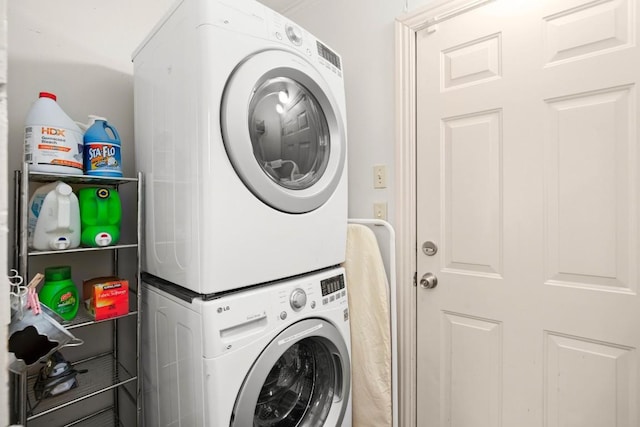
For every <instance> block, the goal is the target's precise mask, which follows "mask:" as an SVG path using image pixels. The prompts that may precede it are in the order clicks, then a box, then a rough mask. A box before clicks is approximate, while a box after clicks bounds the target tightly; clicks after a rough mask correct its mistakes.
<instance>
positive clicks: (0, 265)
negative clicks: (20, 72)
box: [0, 0, 9, 426]
mask: <svg viewBox="0 0 640 427" xmlns="http://www.w3.org/2000/svg"><path fill="white" fill-rule="evenodd" d="M6 17H7V3H6V1H5V0H0V176H6V174H7V61H6V58H7V25H6V24H7V21H6ZM0 182H1V184H0V275H2V274H5V272H6V271H8V270H7V268H8V267H7V249H8V247H7V233H8V222H9V213H8V208H7V197H8V190H9V185H8V184H9V181H8V180H6V179H2V180H0ZM0 277H2V276H0ZM8 305H9V295H8V293H7V292H6V291H5V292H0V307H5V309H2V310H0V325H2V326H1V327H0V331H1V332H0V342H3V343H4V342H7V329H6V327H5V326H6V325H7V324H8V323H9V310H8V309H6V308H7V307H8ZM7 362H8V360H7V353H6V352H4V351H2V352H0V366H2V367H3V368H2V370H0V379H1V380H0V425H3V426H6V425H8V424H9V418H8V416H7V412H8V411H7V407H8V402H9V400H8V385H7V375H6V370H5V368H4V367H5V366H7Z"/></svg>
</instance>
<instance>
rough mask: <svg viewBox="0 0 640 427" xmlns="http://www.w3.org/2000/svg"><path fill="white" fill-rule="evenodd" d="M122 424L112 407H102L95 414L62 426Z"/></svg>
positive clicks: (103, 426)
mask: <svg viewBox="0 0 640 427" xmlns="http://www.w3.org/2000/svg"><path fill="white" fill-rule="evenodd" d="M121 426H122V424H121V423H120V421H119V420H118V416H117V415H116V413H115V411H114V409H113V408H112V407H110V408H106V409H103V410H102V411H99V412H98V413H96V414H93V415H91V416H88V417H85V418H82V419H80V420H77V421H74V422H72V423H70V424H67V425H66V426H64V427H121Z"/></svg>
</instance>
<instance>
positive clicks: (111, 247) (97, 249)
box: [27, 243, 138, 256]
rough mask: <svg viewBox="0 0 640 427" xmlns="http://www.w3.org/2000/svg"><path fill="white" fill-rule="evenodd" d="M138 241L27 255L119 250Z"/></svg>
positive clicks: (32, 252)
mask: <svg viewBox="0 0 640 427" xmlns="http://www.w3.org/2000/svg"><path fill="white" fill-rule="evenodd" d="M137 247H138V244H137V243H124V244H121V245H113V246H103V247H100V248H85V247H81V248H73V249H64V250H61V251H31V252H29V253H28V254H27V255H29V256H38V255H60V254H70V253H75V252H94V251H108V250H117V249H127V248H137Z"/></svg>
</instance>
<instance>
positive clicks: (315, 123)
mask: <svg viewBox="0 0 640 427" xmlns="http://www.w3.org/2000/svg"><path fill="white" fill-rule="evenodd" d="M220 121H221V127H222V136H223V140H224V145H225V148H226V150H227V153H228V155H229V158H230V160H231V163H232V164H233V167H234V169H235V170H236V173H237V174H238V175H239V177H240V178H241V179H242V181H243V182H244V184H245V185H246V186H247V187H248V188H249V190H251V192H252V193H253V194H254V195H255V196H256V197H258V198H259V199H260V200H262V201H263V202H264V203H266V204H267V205H269V206H271V207H273V208H274V209H278V210H280V211H283V212H288V213H294V214H297V213H304V212H310V211H312V210H314V209H317V208H319V207H320V206H322V205H323V204H324V203H325V202H326V201H327V200H328V199H329V198H330V197H331V195H332V194H333V192H334V190H335V188H336V187H337V186H338V183H339V181H340V179H341V177H342V174H343V169H344V163H345V157H346V137H345V126H344V123H343V120H342V114H341V112H340V107H339V106H338V104H337V103H336V101H335V99H334V97H333V94H332V92H331V89H330V88H329V86H328V84H327V83H326V81H325V80H324V78H323V77H322V75H321V74H320V73H319V72H318V71H317V70H316V69H315V68H314V67H313V66H312V65H311V64H310V63H309V62H308V61H307V60H306V59H304V58H302V57H300V56H298V55H296V54H293V53H291V52H286V51H281V50H268V51H263V52H259V53H256V54H255V55H253V56H250V57H249V58H247V59H246V60H245V61H243V62H242V63H241V64H240V65H238V67H236V69H235V70H234V72H233V73H232V75H231V77H230V78H229V81H228V82H227V85H226V87H225V92H224V96H223V99H222V106H221V120H220Z"/></svg>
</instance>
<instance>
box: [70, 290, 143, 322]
mask: <svg viewBox="0 0 640 427" xmlns="http://www.w3.org/2000/svg"><path fill="white" fill-rule="evenodd" d="M137 314H138V296H137V295H136V292H135V290H132V289H129V312H128V313H127V314H123V315H122V316H117V317H111V318H109V319H103V320H95V319H94V318H93V317H92V316H91V315H90V314H89V313H88V312H87V309H86V308H84V307H80V308H79V309H78V314H77V315H76V317H75V318H74V319H73V320H70V321H61V322H60V323H61V324H62V326H64V327H65V329H67V330H72V329H77V328H82V327H84V326H89V325H94V324H96V323H102V322H112V321H114V320H118V319H122V318H124V317H129V316H136V315H137Z"/></svg>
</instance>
